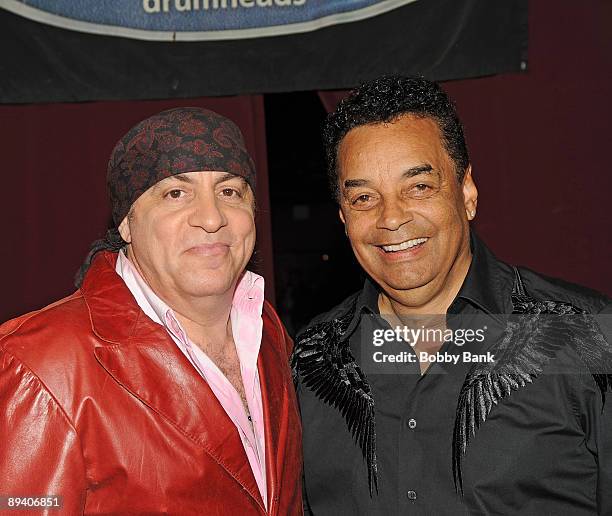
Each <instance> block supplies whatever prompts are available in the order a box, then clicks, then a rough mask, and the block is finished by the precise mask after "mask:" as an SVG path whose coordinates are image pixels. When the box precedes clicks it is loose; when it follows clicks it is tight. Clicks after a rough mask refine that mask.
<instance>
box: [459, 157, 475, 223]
mask: <svg viewBox="0 0 612 516" xmlns="http://www.w3.org/2000/svg"><path fill="white" fill-rule="evenodd" d="M461 188H462V191H463V205H464V206H465V212H466V214H467V218H468V220H472V219H473V218H474V217H475V216H476V206H477V204H478V189H477V188H476V183H474V178H473V177H472V165H468V166H467V168H466V169H465V174H464V176H463V184H462V186H461Z"/></svg>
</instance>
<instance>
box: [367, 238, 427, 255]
mask: <svg viewBox="0 0 612 516" xmlns="http://www.w3.org/2000/svg"><path fill="white" fill-rule="evenodd" d="M427 240H429V237H419V238H413V239H411V240H405V241H403V242H399V243H397V244H381V245H377V246H376V247H379V248H380V249H382V250H383V251H384V252H385V253H396V252H399V251H406V250H407V249H413V248H415V247H417V246H421V245H423V244H424V243H425V242H427Z"/></svg>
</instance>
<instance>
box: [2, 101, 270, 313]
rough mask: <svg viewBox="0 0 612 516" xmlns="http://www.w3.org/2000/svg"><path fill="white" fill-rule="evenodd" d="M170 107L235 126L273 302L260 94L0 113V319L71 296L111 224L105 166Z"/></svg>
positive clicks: (10, 109)
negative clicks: (252, 171)
mask: <svg viewBox="0 0 612 516" xmlns="http://www.w3.org/2000/svg"><path fill="white" fill-rule="evenodd" d="M175 106H201V107H206V108H209V109H212V110H214V111H217V112H219V113H221V114H223V115H226V116H228V117H229V118H231V119H232V120H234V121H235V122H236V123H237V124H238V125H239V126H240V128H241V129H242V131H243V133H244V135H245V139H246V144H247V147H248V148H249V151H250V152H251V154H252V156H253V158H254V160H255V163H256V166H257V181H258V183H257V202H258V215H257V219H258V220H257V227H258V238H257V240H258V243H257V248H258V251H257V254H256V257H255V261H256V263H255V265H256V266H258V267H259V272H260V273H263V275H264V276H265V278H266V294H267V296H268V299H271V300H273V297H274V284H273V280H274V277H273V273H272V272H273V261H272V240H271V231H270V210H269V205H270V203H269V194H268V192H269V189H268V174H267V158H266V141H265V117H264V112H263V100H262V97H261V96H240V97H226V98H200V99H191V100H185V99H183V100H176V99H175V100H167V101H140V102H92V103H77V104H46V105H40V104H39V105H31V106H6V105H5V106H0V149H1V150H2V159H1V163H2V165H1V167H2V168H1V170H2V172H1V173H2V178H3V188H2V191H3V202H2V203H0V221H1V222H0V224H1V226H0V228H1V230H2V244H1V245H2V251H1V255H0V270H2V296H1V297H0V320H2V321H4V320H6V319H8V318H9V317H12V316H15V315H18V314H20V313H23V312H26V311H30V310H34V309H37V308H40V307H42V306H44V305H45V304H47V303H49V302H51V301H53V300H55V299H58V298H59V297H62V296H65V295H67V294H69V293H71V292H72V291H73V290H74V287H73V277H74V273H75V272H76V270H77V269H78V267H79V266H80V264H81V263H82V260H83V258H84V257H85V255H86V254H87V251H88V249H89V245H90V243H91V242H92V241H93V240H95V239H96V238H100V237H101V236H102V235H103V234H104V232H105V230H106V228H107V225H108V222H109V220H110V208H109V205H108V200H107V194H106V182H105V181H106V164H107V162H108V157H109V155H110V152H111V150H112V148H113V146H114V145H115V143H116V141H117V140H118V139H119V138H120V137H121V136H122V135H123V134H124V133H125V132H126V131H127V130H128V129H130V127H132V126H133V125H134V124H135V123H136V122H138V121H139V120H142V119H143V118H146V117H147V116H149V115H151V114H153V113H156V112H159V111H162V110H163V109H167V108H170V107H175Z"/></svg>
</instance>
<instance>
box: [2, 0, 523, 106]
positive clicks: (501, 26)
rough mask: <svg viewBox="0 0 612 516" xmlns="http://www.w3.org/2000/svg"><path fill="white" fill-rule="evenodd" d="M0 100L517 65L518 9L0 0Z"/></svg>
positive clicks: (441, 75)
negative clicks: (0, 49)
mask: <svg viewBox="0 0 612 516" xmlns="http://www.w3.org/2000/svg"><path fill="white" fill-rule="evenodd" d="M0 47H1V48H3V49H5V51H4V52H2V53H0V75H1V77H2V80H1V81H0V102H1V103H32V102H71V101H86V100H112V99H117V100H131V99H161V98H179V97H181V98H185V97H204V96H219V95H240V94H250V93H272V92H286V91H298V90H334V89H336V90H338V89H348V88H352V87H354V86H357V85H358V84H359V83H361V82H363V81H366V80H370V79H373V78H375V77H378V76H380V75H383V74H402V75H420V76H424V77H427V78H428V79H433V80H439V81H440V80H448V79H464V78H467V77H478V76H483V75H492V74H497V73H503V72H518V71H523V70H525V69H526V67H527V61H526V54H527V0H512V1H503V2H502V1H492V0H27V1H26V0H0Z"/></svg>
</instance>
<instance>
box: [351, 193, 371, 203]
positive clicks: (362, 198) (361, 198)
mask: <svg viewBox="0 0 612 516" xmlns="http://www.w3.org/2000/svg"><path fill="white" fill-rule="evenodd" d="M371 198H372V196H371V195H368V194H361V195H359V196H357V197H355V198H354V199H353V200H352V201H351V204H365V203H367V202H368V201H369V200H370V199H371Z"/></svg>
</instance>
